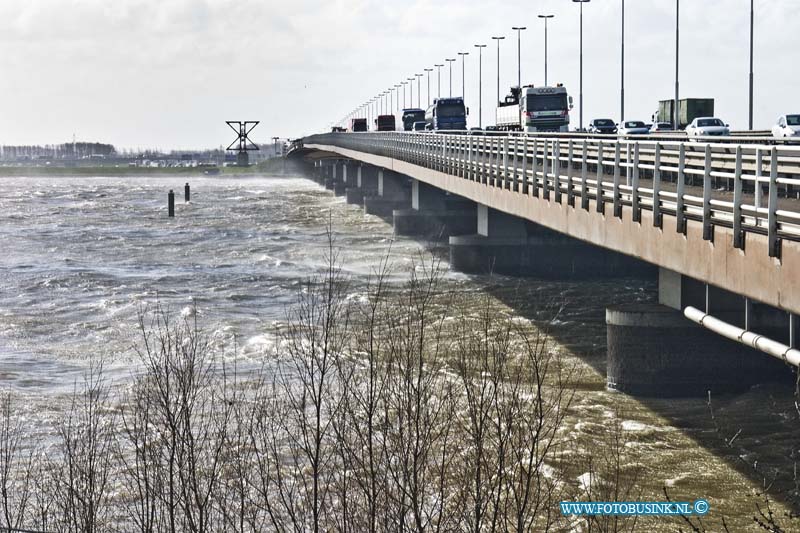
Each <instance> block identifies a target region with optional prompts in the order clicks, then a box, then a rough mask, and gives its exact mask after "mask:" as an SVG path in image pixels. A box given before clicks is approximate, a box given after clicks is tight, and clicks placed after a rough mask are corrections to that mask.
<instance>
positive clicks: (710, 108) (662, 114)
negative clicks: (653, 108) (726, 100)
mask: <svg viewBox="0 0 800 533" xmlns="http://www.w3.org/2000/svg"><path fill="white" fill-rule="evenodd" d="M713 116H714V99H713V98H683V99H681V100H678V124H677V125H674V126H675V129H676V130H683V129H686V126H688V125H689V124H691V123H692V121H693V120H694V119H696V118H698V117H713ZM654 122H669V123H670V124H673V123H674V122H675V100H661V101H659V102H658V112H656V116H655V120H654Z"/></svg>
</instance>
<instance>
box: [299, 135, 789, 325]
mask: <svg viewBox="0 0 800 533" xmlns="http://www.w3.org/2000/svg"><path fill="white" fill-rule="evenodd" d="M304 147H305V149H311V150H319V151H321V152H323V153H325V154H329V155H331V154H332V155H336V156H339V157H344V158H349V159H352V160H355V161H360V162H363V163H368V164H370V165H375V166H377V167H381V168H385V169H388V170H391V171H394V172H397V173H400V174H403V175H406V176H409V177H411V178H413V179H415V180H419V181H420V182H423V183H426V184H429V185H431V186H433V187H436V188H438V189H441V190H443V191H447V192H449V193H451V194H455V195H458V196H462V197H464V198H467V199H470V200H472V201H474V202H476V203H478V204H480V205H485V206H488V207H490V208H492V209H495V210H497V211H500V212H503V213H507V214H510V215H514V216H516V217H521V218H523V219H526V220H529V221H532V222H535V223H536V224H540V225H542V226H544V227H547V228H550V229H552V230H555V231H557V232H560V233H563V234H566V235H569V236H571V237H575V238H577V239H580V240H583V241H586V242H589V243H592V244H594V245H598V246H602V247H604V248H608V249H611V250H614V251H617V252H621V253H623V254H626V255H629V256H632V257H635V258H638V259H641V260H644V261H646V262H649V263H652V264H654V265H658V266H659V267H663V268H666V269H669V270H671V271H674V272H677V273H680V274H682V275H685V276H689V277H691V278H694V279H696V280H699V281H702V282H705V283H708V284H711V285H714V286H716V287H719V288H722V289H725V290H727V291H730V292H732V293H736V294H740V295H742V296H745V297H747V298H751V299H753V300H756V301H759V302H763V303H766V304H769V305H771V306H774V307H776V308H778V309H783V310H785V311H788V312H791V313H799V314H800V242H798V241H797V238H798V236H800V209H798V207H797V201H796V200H794V199H791V198H788V196H789V195H790V194H793V189H792V188H793V187H797V186H800V180H797V175H798V174H800V150H798V149H797V148H794V147H780V148H778V147H763V146H741V145H738V146H732V145H724V146H723V145H721V146H717V145H709V144H702V143H668V142H667V143H663V142H656V143H645V142H639V141H608V140H599V141H596V140H592V141H585V140H584V141H581V142H580V143H576V142H572V141H567V142H566V145H563V146H562V143H561V142H560V141H558V140H557V139H554V140H547V139H544V140H542V139H538V140H537V139H524V138H522V139H521V138H519V137H511V136H508V137H486V138H481V137H478V136H464V135H432V134H416V135H415V134H397V133H390V134H375V133H368V134H329V135H320V136H312V137H310V138H307V139H306V140H305V142H304ZM557 162H560V163H557ZM554 163H556V164H554ZM598 169H600V172H599V180H598ZM692 181H694V182H695V183H697V182H699V183H701V184H702V186H700V185H691V184H690V183H691V182H692ZM687 182H689V183H687ZM726 182H729V183H730V186H729V187H727V188H729V189H731V191H722V190H718V189H719V188H720V183H723V184H724V183H726ZM756 183H758V186H755V184H756ZM598 185H599V186H598Z"/></svg>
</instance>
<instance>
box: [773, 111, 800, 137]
mask: <svg viewBox="0 0 800 533" xmlns="http://www.w3.org/2000/svg"><path fill="white" fill-rule="evenodd" d="M772 136H773V137H800V115H782V116H781V117H780V118H779V119H778V120H777V122H776V123H775V125H774V126H772Z"/></svg>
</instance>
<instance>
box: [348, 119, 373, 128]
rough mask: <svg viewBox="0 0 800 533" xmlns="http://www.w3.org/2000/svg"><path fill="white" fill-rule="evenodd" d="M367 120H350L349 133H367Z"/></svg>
mask: <svg viewBox="0 0 800 533" xmlns="http://www.w3.org/2000/svg"><path fill="white" fill-rule="evenodd" d="M368 129H369V128H367V119H365V118H351V119H350V131H368Z"/></svg>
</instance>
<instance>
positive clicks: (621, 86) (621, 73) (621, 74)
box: [619, 0, 625, 124]
mask: <svg viewBox="0 0 800 533" xmlns="http://www.w3.org/2000/svg"><path fill="white" fill-rule="evenodd" d="M620 55H621V57H620V69H619V123H620V124H622V123H623V122H625V0H622V50H621V52H620Z"/></svg>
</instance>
